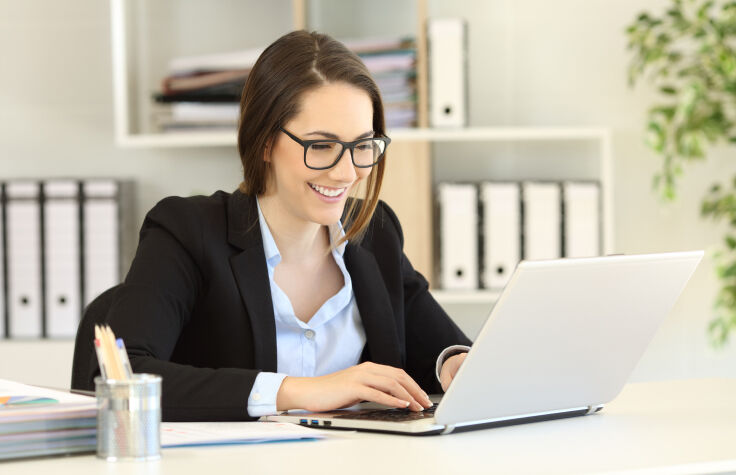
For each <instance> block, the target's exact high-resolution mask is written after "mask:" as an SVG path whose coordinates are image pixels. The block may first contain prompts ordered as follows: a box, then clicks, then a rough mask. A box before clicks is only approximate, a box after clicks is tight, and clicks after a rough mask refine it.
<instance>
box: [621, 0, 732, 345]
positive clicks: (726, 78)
mask: <svg viewBox="0 0 736 475" xmlns="http://www.w3.org/2000/svg"><path fill="white" fill-rule="evenodd" d="M626 34H627V36H628V48H629V49H630V50H631V51H632V53H633V56H632V58H631V63H630V66H629V71H628V73H629V82H630V84H632V85H633V84H634V83H635V82H636V81H637V80H638V79H640V78H644V77H646V78H648V79H649V80H651V82H652V84H653V85H654V86H655V87H656V88H657V89H658V91H659V98H660V100H659V101H658V103H657V104H654V105H653V106H652V107H651V108H650V109H649V111H648V120H647V125H646V141H647V144H648V145H649V146H650V147H651V148H652V149H654V150H655V151H656V152H657V153H658V154H659V155H660V156H661V157H662V168H661V171H660V172H659V173H657V174H656V175H655V176H654V182H653V184H654V187H655V188H656V189H657V190H659V191H660V192H661V194H662V197H663V198H664V199H665V200H673V199H675V198H676V194H677V193H676V190H677V181H678V178H679V177H680V176H681V175H682V173H683V165H684V164H686V163H687V162H689V161H694V160H703V159H705V158H706V154H707V152H708V151H709V149H710V148H711V147H712V146H713V145H715V144H718V143H723V142H730V143H732V144H736V1H721V2H717V1H713V0H671V4H670V5H669V7H668V8H667V9H666V11H664V12H663V13H662V14H661V15H653V14H651V13H648V12H644V13H641V14H640V15H639V16H638V17H637V18H636V19H635V20H634V21H633V23H631V25H629V26H628V28H627V29H626ZM701 214H702V216H704V217H709V218H712V219H715V220H717V221H725V222H726V223H727V224H728V231H727V233H726V235H725V236H724V239H723V248H722V249H720V250H719V251H718V252H717V253H716V255H715V259H716V263H717V266H716V270H717V273H718V277H719V279H720V282H721V288H720V291H719V293H718V296H717V298H716V302H715V312H716V313H715V316H714V318H713V319H712V320H711V322H710V325H709V333H710V336H711V338H712V341H713V343H714V344H715V345H716V346H721V345H723V344H725V343H726V342H727V341H728V337H729V333H730V332H732V331H736V177H733V178H731V180H730V181H728V182H726V183H723V184H721V183H715V184H713V186H712V187H711V189H710V191H709V192H708V193H707V194H706V195H705V196H704V198H703V201H702V205H701Z"/></svg>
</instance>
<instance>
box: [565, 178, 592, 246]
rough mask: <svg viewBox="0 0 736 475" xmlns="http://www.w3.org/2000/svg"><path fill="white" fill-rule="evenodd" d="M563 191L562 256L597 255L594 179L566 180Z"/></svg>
mask: <svg viewBox="0 0 736 475" xmlns="http://www.w3.org/2000/svg"><path fill="white" fill-rule="evenodd" d="M562 194H563V203H564V223H565V225H564V226H565V227H564V234H563V236H564V243H565V257H591V256H597V255H600V253H601V245H600V242H601V238H600V234H601V233H600V227H601V220H600V187H599V186H598V184H597V183H580V182H565V183H563V185H562Z"/></svg>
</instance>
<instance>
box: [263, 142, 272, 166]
mask: <svg viewBox="0 0 736 475" xmlns="http://www.w3.org/2000/svg"><path fill="white" fill-rule="evenodd" d="M271 152H273V139H271V140H269V141H268V142H266V148H265V149H264V150H263V161H264V162H267V163H270V162H271Z"/></svg>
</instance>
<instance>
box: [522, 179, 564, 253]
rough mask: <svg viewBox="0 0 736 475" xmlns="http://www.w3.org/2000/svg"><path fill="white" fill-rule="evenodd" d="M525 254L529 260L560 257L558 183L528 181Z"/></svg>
mask: <svg viewBox="0 0 736 475" xmlns="http://www.w3.org/2000/svg"><path fill="white" fill-rule="evenodd" d="M522 199H523V207H524V208H523V215H524V219H523V249H524V250H523V257H524V259H525V260H537V259H555V258H558V257H560V254H561V251H562V246H561V234H562V225H561V212H560V207H561V201H560V185H559V184H558V183H541V182H524V183H522Z"/></svg>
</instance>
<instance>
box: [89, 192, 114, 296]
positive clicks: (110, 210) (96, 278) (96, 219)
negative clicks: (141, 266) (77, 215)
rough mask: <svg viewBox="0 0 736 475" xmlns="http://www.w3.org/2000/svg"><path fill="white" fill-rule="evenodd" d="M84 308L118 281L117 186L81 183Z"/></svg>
mask: <svg viewBox="0 0 736 475" xmlns="http://www.w3.org/2000/svg"><path fill="white" fill-rule="evenodd" d="M83 196H84V198H83V200H84V201H83V203H84V205H83V206H84V213H83V216H84V217H83V220H84V221H83V236H84V238H83V239H84V269H83V273H84V305H85V306H86V305H88V304H89V303H90V302H91V301H92V300H94V299H95V297H97V296H98V295H100V294H101V293H102V292H104V291H105V290H107V289H109V288H110V287H112V286H114V285H116V284H117V283H119V282H120V220H119V213H120V209H119V205H118V183H117V182H116V181H114V180H90V181H86V182H84V184H83Z"/></svg>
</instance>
